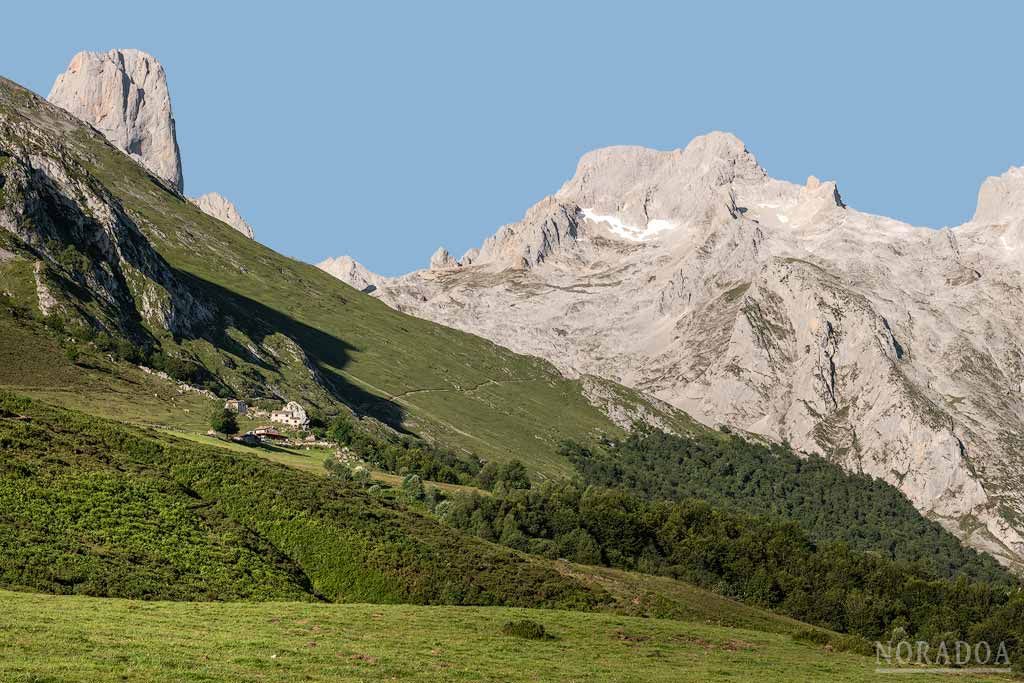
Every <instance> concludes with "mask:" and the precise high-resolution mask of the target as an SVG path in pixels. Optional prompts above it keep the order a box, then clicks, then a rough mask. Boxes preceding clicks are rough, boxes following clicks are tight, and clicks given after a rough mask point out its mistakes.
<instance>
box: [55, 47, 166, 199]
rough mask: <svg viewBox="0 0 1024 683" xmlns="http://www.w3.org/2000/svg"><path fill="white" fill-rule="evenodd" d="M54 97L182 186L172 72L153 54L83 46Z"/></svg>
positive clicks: (62, 78) (58, 81) (107, 136)
mask: <svg viewBox="0 0 1024 683" xmlns="http://www.w3.org/2000/svg"><path fill="white" fill-rule="evenodd" d="M49 100H50V102H52V103H54V104H56V105H58V106H60V107H63V108H64V109H66V110H67V111H69V112H70V113H72V114H74V115H75V116H77V117H78V118H80V119H81V120H83V121H85V122H86V123H89V124H92V126H93V127H95V128H96V129H97V130H99V131H100V132H101V133H103V135H104V136H105V137H106V138H107V139H108V140H109V141H110V142H111V144H113V145H114V146H116V147H118V148H120V149H121V150H123V151H124V152H126V153H128V154H129V155H131V156H132V157H134V158H135V159H137V160H138V161H139V162H141V163H142V164H143V165H144V166H145V167H146V168H147V169H149V170H150V171H151V172H152V173H153V174H154V175H157V176H159V177H160V178H163V179H164V180H166V181H167V182H168V183H170V184H171V186H173V187H174V189H175V190H177V191H178V192H181V191H182V190H183V188H184V180H183V178H182V175H181V155H180V153H179V151H178V141H177V137H176V136H175V129H174V115H173V113H172V111H171V97H170V93H169V92H168V90H167V76H166V75H165V73H164V68H163V67H162V66H161V65H160V62H158V61H157V60H156V59H154V58H153V57H152V56H150V55H148V54H146V53H145V52H141V51H139V50H111V51H110V52H79V53H78V54H77V55H75V56H74V58H72V60H71V63H70V64H69V65H68V69H67V71H65V72H64V73H62V74H60V75H59V76H58V77H57V80H56V81H55V82H54V84H53V89H52V90H51V91H50V96H49Z"/></svg>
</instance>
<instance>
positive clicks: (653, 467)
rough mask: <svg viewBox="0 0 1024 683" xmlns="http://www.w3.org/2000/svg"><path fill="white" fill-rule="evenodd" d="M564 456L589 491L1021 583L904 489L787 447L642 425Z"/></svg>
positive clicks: (952, 572) (567, 447)
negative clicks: (671, 503) (695, 502)
mask: <svg viewBox="0 0 1024 683" xmlns="http://www.w3.org/2000/svg"><path fill="white" fill-rule="evenodd" d="M561 453H562V455H564V456H566V457H567V458H569V459H570V460H571V461H572V463H573V464H574V465H575V466H576V468H577V470H578V471H579V472H580V475H581V476H582V477H583V480H584V481H585V482H586V483H587V484H593V485H597V486H604V487H609V488H622V489H625V490H627V491H630V492H632V493H635V494H637V495H639V496H642V497H643V498H645V499H647V500H675V501H682V500H686V499H688V498H699V499H701V500H706V501H708V502H709V503H711V504H712V505H714V506H715V507H718V508H723V509H729V510H736V511H740V512H746V513H749V514H754V515H759V516H761V515H767V516H771V517H776V518H778V519H782V520H790V521H793V522H796V524H797V525H798V526H799V527H800V529H802V530H803V531H804V532H805V533H806V534H807V535H808V536H809V537H810V538H811V539H813V540H816V541H843V542H845V543H847V544H848V545H849V546H850V548H852V549H854V550H864V551H872V552H877V553H880V554H882V555H883V556H885V557H887V558H890V559H894V560H903V561H906V562H911V563H921V564H922V565H923V566H924V567H925V568H926V570H927V571H928V572H930V573H934V574H935V575H937V576H940V577H945V578H953V577H955V576H957V575H959V574H965V575H967V576H968V577H969V578H972V579H978V580H984V581H992V582H998V583H1002V584H1004V585H1011V584H1016V583H1017V582H1016V579H1014V578H1013V577H1012V576H1011V575H1010V574H1009V573H1008V572H1006V571H1005V570H1004V569H1003V568H1002V567H1001V566H1000V565H999V563H998V562H996V561H995V560H994V559H992V558H991V557H989V556H988V555H985V554H982V553H978V552H976V551H974V550H973V549H970V548H965V547H964V546H963V545H962V544H961V543H960V541H959V540H957V539H956V538H955V537H954V536H953V535H952V534H950V533H949V532H948V531H946V530H945V529H943V528H942V526H941V525H940V524H938V523H937V522H934V521H931V520H928V519H926V518H925V517H923V516H922V515H921V514H920V513H919V512H918V511H917V510H916V509H915V508H914V506H913V504H911V502H910V501H909V500H907V498H906V497H905V496H904V495H903V494H902V493H900V491H898V490H897V489H896V488H894V487H892V486H890V485H889V484H887V483H885V482H884V481H881V480H878V479H874V478H872V477H870V476H867V475H862V474H851V473H848V472H846V471H844V470H843V469H842V468H840V467H839V466H837V465H834V464H832V463H830V462H828V461H827V460H825V459H823V458H821V457H818V456H814V455H811V456H807V457H800V456H798V455H796V454H795V453H793V451H792V450H790V449H789V448H787V447H785V446H781V445H772V446H765V445H761V444H757V443H749V442H747V441H745V440H743V439H741V438H737V437H728V436H725V435H719V434H715V433H714V432H709V433H707V434H703V435H696V436H675V435H671V434H665V433H663V432H660V431H657V430H654V429H651V428H648V427H639V426H638V427H636V428H634V429H633V431H632V432H631V433H630V434H629V435H628V436H627V437H626V438H624V439H621V440H617V441H615V440H611V441H607V442H605V444H604V445H603V446H600V447H595V448H588V447H585V446H582V445H580V444H576V443H572V442H564V443H563V444H562V446H561Z"/></svg>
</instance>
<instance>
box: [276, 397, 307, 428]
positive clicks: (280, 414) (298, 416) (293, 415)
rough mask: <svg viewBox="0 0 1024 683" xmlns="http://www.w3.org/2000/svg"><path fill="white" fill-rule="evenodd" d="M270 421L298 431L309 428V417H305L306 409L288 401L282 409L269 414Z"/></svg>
mask: <svg viewBox="0 0 1024 683" xmlns="http://www.w3.org/2000/svg"><path fill="white" fill-rule="evenodd" d="M270 421H271V422H277V423H279V424H283V425H287V426H289V427H296V428H299V429H303V428H305V427H307V426H309V416H308V415H306V409H305V408H303V407H302V406H301V405H299V404H298V403H296V402H295V401H288V403H287V405H285V407H284V408H281V410H275V411H274V412H272V413H270Z"/></svg>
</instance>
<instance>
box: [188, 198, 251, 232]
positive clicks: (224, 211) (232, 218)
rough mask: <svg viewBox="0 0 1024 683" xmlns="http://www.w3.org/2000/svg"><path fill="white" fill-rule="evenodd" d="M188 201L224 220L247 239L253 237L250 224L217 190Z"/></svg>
mask: <svg viewBox="0 0 1024 683" xmlns="http://www.w3.org/2000/svg"><path fill="white" fill-rule="evenodd" d="M190 201H191V202H192V203H193V204H195V205H196V206H198V207H199V208H200V209H202V210H203V212H204V213H206V214H209V215H210V216H213V217H214V218H216V219H218V220H221V221H224V222H225V223H227V224H228V225H230V226H231V227H232V228H234V229H235V230H237V231H238V232H240V233H242V234H243V235H245V236H246V237H248V238H249V239H253V230H252V226H251V225H249V224H248V223H247V222H246V220H245V219H244V218H242V216H241V214H239V213H238V209H237V208H236V207H235V205H234V204H232V203H231V202H230V201H229V200H228V199H227V198H225V197H224V195H222V194H220V193H219V192H207V193H206V194H204V195H202V196H201V197H196V198H195V199H192V200H190Z"/></svg>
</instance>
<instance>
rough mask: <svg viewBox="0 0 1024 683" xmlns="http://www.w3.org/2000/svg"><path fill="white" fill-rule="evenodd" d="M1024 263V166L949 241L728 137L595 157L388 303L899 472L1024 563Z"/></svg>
mask: <svg viewBox="0 0 1024 683" xmlns="http://www.w3.org/2000/svg"><path fill="white" fill-rule="evenodd" d="M1022 255H1024V171H1021V170H1019V169H1013V170H1011V171H1009V172H1008V173H1006V174H1004V175H1003V176H1001V177H999V178H993V179H989V180H988V181H986V183H985V185H984V186H983V187H982V189H981V192H980V194H979V201H978V211H977V213H976V215H975V217H974V219H973V220H972V221H971V222H969V223H967V224H965V225H962V226H959V227H957V228H953V229H950V230H942V231H936V230H930V229H926V228H917V227H912V226H910V225H906V224H904V223H900V222H898V221H895V220H891V219H887V218H883V217H879V216H873V215H870V214H865V213H861V212H859V211H856V210H855V209H852V208H849V207H847V206H846V204H845V203H844V201H843V199H842V198H841V196H840V195H839V191H838V189H837V187H836V184H835V183H834V182H823V181H819V180H818V179H817V178H814V177H813V176H812V177H811V178H809V179H808V181H807V183H806V184H804V185H795V184H791V183H787V182H783V181H779V180H775V179H773V178H771V177H769V176H768V175H767V174H766V173H765V171H764V170H763V169H762V168H761V167H760V166H759V165H758V163H757V161H756V159H755V158H754V156H753V155H752V154H750V152H749V151H748V150H747V149H746V148H745V146H744V145H743V143H742V142H740V141H739V140H737V139H736V138H735V137H733V136H731V135H728V134H724V133H712V134H710V135H707V136H703V137H700V138H697V139H695V140H694V141H693V142H691V143H690V144H689V145H688V146H687V147H686V148H685V149H682V150H673V151H667V152H662V151H655V150H649V149H643V148H637V147H614V148H609V149H604V150H598V151H596V152H591V153H589V154H587V155H585V156H584V157H583V158H582V159H581V160H580V163H579V165H578V168H577V170H576V174H575V175H574V176H573V178H572V179H570V180H569V181H568V182H567V183H566V184H565V185H563V186H562V188H561V189H560V190H559V191H558V192H557V193H556V194H554V195H552V196H551V197H548V198H546V199H544V200H541V201H540V202H539V203H538V204H537V205H535V206H534V207H532V208H531V209H529V210H528V211H527V212H526V215H525V216H524V218H523V220H522V221H520V222H519V223H515V224H512V225H507V226H503V227H502V228H501V229H499V230H498V231H497V233H495V234H494V235H493V236H492V237H490V238H488V239H487V240H486V241H485V242H484V244H483V246H482V247H481V249H480V252H479V254H477V255H475V257H474V258H472V260H471V262H472V267H471V268H465V267H463V268H447V269H446V270H445V271H443V277H439V275H441V274H442V273H440V272H438V271H436V270H435V271H429V270H425V271H418V272H416V273H411V274H409V275H406V276H403V277H400V278H394V279H392V280H389V281H388V282H387V283H386V284H385V285H384V286H382V287H380V288H379V289H378V290H377V291H376V292H375V293H374V295H375V296H379V297H380V298H381V299H383V300H384V301H386V302H388V303H389V304H390V305H392V306H394V307H395V308H398V309H400V310H403V311H405V312H408V313H412V314H414V315H418V316H421V317H425V318H428V319H431V320H434V321H436V322H440V323H443V324H446V325H450V326H453V327H457V328H459V329H463V330H466V331H469V332H473V333H476V334H479V335H481V336H484V337H487V338H489V339H491V340H493V341H495V342H497V343H499V344H502V345H504V346H507V347H509V348H511V349H513V350H515V351H518V352H521V353H527V354H531V355H537V356H541V357H544V358H546V359H548V360H550V361H552V362H554V363H555V364H556V365H558V366H559V367H560V368H561V369H562V371H563V372H564V373H565V374H567V375H571V376H576V375H594V376H599V377H604V378H608V379H611V380H615V381H618V382H622V383H624V384H627V385H630V386H633V387H636V388H639V389H642V390H644V391H645V392H647V393H649V394H652V395H654V396H656V397H658V398H660V399H663V400H665V401H666V402H668V403H670V404H672V405H674V406H676V407H679V408H683V409H685V410H686V411H688V412H690V413H691V414H692V415H694V416H695V417H697V418H698V419H700V420H702V421H704V422H705V423H707V424H710V425H718V424H722V423H728V424H730V425H733V426H735V427H738V428H740V429H742V430H746V431H748V432H754V433H758V434H762V435H765V436H767V437H770V438H772V439H776V440H785V441H788V442H789V443H790V444H792V445H793V446H794V447H795V448H797V449H800V450H803V451H807V452H817V453H821V454H823V455H825V456H826V457H828V458H830V459H832V460H834V461H836V462H839V463H841V464H842V465H844V466H845V467H847V468H849V469H851V470H856V471H863V472H867V473H870V474H872V475H874V476H877V477H881V478H883V479H885V480H886V481H888V482H890V483H892V484H893V485H895V486H897V487H899V488H900V489H901V490H902V491H903V492H904V493H905V494H906V495H907V496H908V498H909V499H910V500H911V501H913V503H914V504H915V505H916V506H917V507H918V509H920V510H921V511H922V512H923V513H924V514H926V515H929V516H931V517H933V518H935V519H937V520H940V521H941V522H942V523H943V524H944V525H945V526H946V527H947V528H949V529H950V530H951V531H953V532H954V533H956V534H958V535H959V536H960V537H961V538H963V539H964V540H965V541H966V542H968V543H969V544H971V545H973V546H974V547H976V548H979V549H982V550H985V551H987V552H990V553H992V554H993V555H995V556H996V557H998V558H1000V559H1001V560H1002V561H1004V562H1006V563H1009V564H1017V565H1021V563H1022V558H1024V535H1022V534H1024V526H1022V525H1021V523H1020V522H1019V521H1018V520H1019V519H1024V485H1022V484H1021V483H1020V482H1019V477H1018V474H1017V473H1018V472H1019V471H1020V469H1021V468H1022V467H1024V440H1022V439H1021V438H1020V434H1022V433H1024V393H1022V391H1021V386H1022V383H1024V307H1021V306H1020V305H1019V301H1021V300H1022V297H1024V259H1022V258H1021V256H1022ZM464 265H465V264H464Z"/></svg>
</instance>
